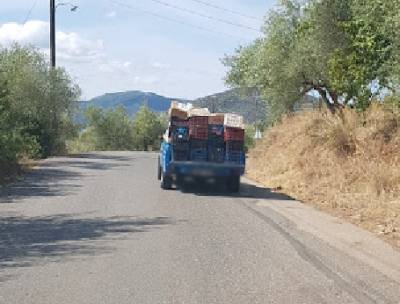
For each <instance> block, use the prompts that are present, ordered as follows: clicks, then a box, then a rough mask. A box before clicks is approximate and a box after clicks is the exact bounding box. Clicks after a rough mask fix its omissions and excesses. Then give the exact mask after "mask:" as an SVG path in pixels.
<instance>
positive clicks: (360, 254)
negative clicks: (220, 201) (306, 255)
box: [243, 178, 400, 283]
mask: <svg viewBox="0 0 400 304" xmlns="http://www.w3.org/2000/svg"><path fill="white" fill-rule="evenodd" d="M243 181H244V182H245V183H247V184H251V185H254V186H257V187H263V186H262V185H260V184H258V183H256V182H254V181H252V180H250V179H248V178H244V179H243ZM266 207H267V208H270V209H272V210H273V211H275V212H277V213H279V214H280V215H282V216H283V217H284V218H286V219H288V220H289V221H291V222H292V223H293V224H294V225H296V228H297V229H299V230H301V231H304V232H306V233H309V234H311V235H313V236H315V237H317V238H319V239H320V240H322V241H324V242H326V243H327V244H329V245H330V246H332V247H334V248H337V249H338V250H340V251H342V252H343V253H345V254H347V255H349V256H351V257H354V258H356V259H358V260H360V261H361V262H363V263H365V264H367V265H368V266H370V267H373V268H374V269H376V270H378V271H379V272H381V273H382V274H384V275H386V276H387V277H389V278H390V279H392V280H394V281H396V282H397V283H400V252H399V251H397V250H395V249H394V248H393V247H391V246H390V245H389V244H387V243H385V242H384V241H382V240H380V239H379V238H378V237H376V236H375V235H374V234H372V233H370V232H368V231H365V230H363V229H361V228H359V227H357V226H355V225H353V224H350V223H348V222H346V221H344V220H343V219H340V218H335V217H333V216H331V215H329V214H326V213H323V212H322V211H319V210H316V209H314V208H313V207H311V206H308V205H305V204H303V203H301V202H298V201H293V200H274V199H257V200H256V201H255V204H254V208H257V210H258V211H259V212H267V211H268V209H267V208H266Z"/></svg>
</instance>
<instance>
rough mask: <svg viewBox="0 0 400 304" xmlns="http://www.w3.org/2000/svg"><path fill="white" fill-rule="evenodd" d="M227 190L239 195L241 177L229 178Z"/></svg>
mask: <svg viewBox="0 0 400 304" xmlns="http://www.w3.org/2000/svg"><path fill="white" fill-rule="evenodd" d="M227 188H228V190H229V191H230V192H232V193H238V192H239V191H240V176H232V177H230V178H228V181H227Z"/></svg>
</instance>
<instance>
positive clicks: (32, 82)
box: [0, 45, 80, 171]
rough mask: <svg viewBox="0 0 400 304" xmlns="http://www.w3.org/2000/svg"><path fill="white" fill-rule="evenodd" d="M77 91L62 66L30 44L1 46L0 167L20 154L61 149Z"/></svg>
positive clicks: (69, 129)
mask: <svg viewBox="0 0 400 304" xmlns="http://www.w3.org/2000/svg"><path fill="white" fill-rule="evenodd" d="M79 94H80V90H79V87H78V86H77V85H76V84H75V83H73V81H72V80H71V78H70V77H69V75H68V74H67V73H66V72H65V71H64V70H63V69H56V70H52V69H50V68H49V64H48V62H47V61H46V59H45V56H44V55H43V54H42V53H41V52H39V51H38V50H36V49H34V48H31V47H21V46H19V45H13V46H11V47H10V48H1V47H0V171H4V168H9V167H13V166H14V165H15V164H16V163H17V162H18V161H19V160H20V158H22V157H24V156H26V157H46V156H48V155H54V154H57V153H59V152H63V151H64V150H65V149H64V146H65V140H66V139H67V138H68V137H70V136H72V135H73V132H72V131H73V130H74V128H73V127H72V126H73V123H72V113H73V111H74V108H75V104H76V101H77V99H78V96H79Z"/></svg>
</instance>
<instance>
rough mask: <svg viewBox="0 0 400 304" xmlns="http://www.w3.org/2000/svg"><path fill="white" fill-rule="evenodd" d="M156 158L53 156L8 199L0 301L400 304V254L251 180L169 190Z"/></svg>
mask: <svg viewBox="0 0 400 304" xmlns="http://www.w3.org/2000/svg"><path fill="white" fill-rule="evenodd" d="M156 157H157V155H156V154H151V153H149V154H148V153H133V152H120V153H96V154H94V153H93V154H86V155H80V156H75V157H70V158H54V159H49V160H47V161H44V162H43V163H42V165H41V166H40V167H39V168H37V169H35V170H34V171H33V172H32V173H30V174H28V175H27V177H26V178H25V180H24V181H21V182H19V183H16V184H14V185H12V186H10V187H9V188H7V189H3V190H1V192H0V303H6V304H12V303H18V304H22V303H37V304H45V303H52V304H54V303H57V304H63V303H68V304H70V303H96V304H98V303H118V304H123V303H129V304H132V303H138V304H145V303H151V304H154V303H185V304H190V303H207V304H209V303H234V304H236V303H237V304H246V303H249V304H255V303H284V304H287V303H307V304H308V303H363V304H368V303H385V304H386V303H400V275H399V274H400V269H399V267H400V259H399V254H398V252H396V251H394V250H393V249H391V248H390V247H389V246H388V245H386V244H384V243H383V242H381V241H379V240H377V239H376V238H375V237H373V236H372V235H370V234H369V233H367V232H364V231H361V230H360V229H358V228H355V227H353V226H351V225H349V224H346V223H343V222H342V221H341V220H339V219H334V218H332V217H330V216H327V215H324V214H321V213H319V212H317V211H315V210H312V209H311V208H309V207H306V206H304V205H303V204H300V203H299V202H296V201H294V200H291V199H290V198H289V197H285V196H283V195H278V194H275V193H272V192H270V191H269V190H268V189H263V188H260V187H257V186H255V185H252V184H249V183H248V184H244V185H243V190H242V191H241V193H240V194H239V195H234V196H232V195H229V194H228V193H225V192H224V191H220V190H219V189H216V188H214V189H211V190H205V189H201V188H196V189H194V191H193V192H192V193H182V192H180V191H162V190H161V189H160V186H159V182H158V181H157V180H156Z"/></svg>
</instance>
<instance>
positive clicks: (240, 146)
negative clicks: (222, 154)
mask: <svg viewBox="0 0 400 304" xmlns="http://www.w3.org/2000/svg"><path fill="white" fill-rule="evenodd" d="M243 150H244V141H242V140H230V141H227V142H226V151H227V152H230V151H243Z"/></svg>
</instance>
